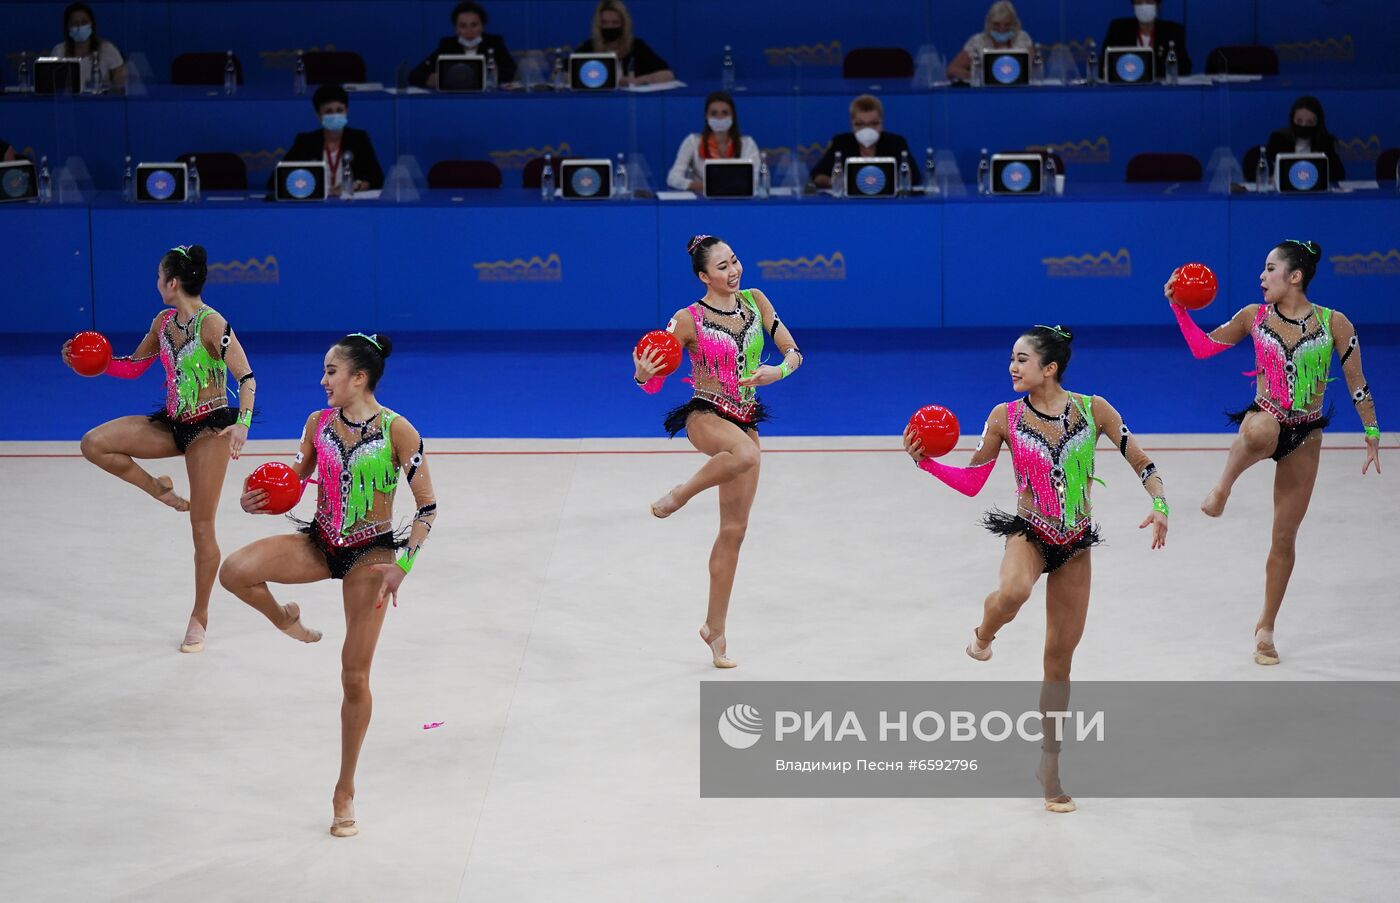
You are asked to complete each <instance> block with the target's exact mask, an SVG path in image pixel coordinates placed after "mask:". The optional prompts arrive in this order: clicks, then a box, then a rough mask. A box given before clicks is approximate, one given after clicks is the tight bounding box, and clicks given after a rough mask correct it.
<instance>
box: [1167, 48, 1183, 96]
mask: <svg viewBox="0 0 1400 903" xmlns="http://www.w3.org/2000/svg"><path fill="white" fill-rule="evenodd" d="M1179 83H1180V72H1179V64H1178V63H1177V60H1176V41H1168V42H1167V84H1169V85H1175V84H1179Z"/></svg>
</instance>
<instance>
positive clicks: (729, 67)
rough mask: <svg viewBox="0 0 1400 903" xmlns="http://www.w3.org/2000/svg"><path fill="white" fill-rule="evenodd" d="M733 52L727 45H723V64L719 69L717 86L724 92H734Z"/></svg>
mask: <svg viewBox="0 0 1400 903" xmlns="http://www.w3.org/2000/svg"><path fill="white" fill-rule="evenodd" d="M734 79H735V72H734V51H733V49H732V48H731V47H730V46H729V45H728V44H725V45H724V62H723V63H722V64H721V65H720V68H719V86H720V87H721V88H723V89H724V90H726V91H733V90H734Z"/></svg>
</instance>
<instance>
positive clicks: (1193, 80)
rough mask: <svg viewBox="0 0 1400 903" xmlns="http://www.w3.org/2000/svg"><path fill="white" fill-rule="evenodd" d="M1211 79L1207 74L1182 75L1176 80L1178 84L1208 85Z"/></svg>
mask: <svg viewBox="0 0 1400 903" xmlns="http://www.w3.org/2000/svg"><path fill="white" fill-rule="evenodd" d="M1211 81H1212V77H1211V76H1209V75H1204V74H1202V75H1183V76H1181V78H1178V79H1177V80H1176V83H1177V84H1179V85H1208V84H1210V83H1211Z"/></svg>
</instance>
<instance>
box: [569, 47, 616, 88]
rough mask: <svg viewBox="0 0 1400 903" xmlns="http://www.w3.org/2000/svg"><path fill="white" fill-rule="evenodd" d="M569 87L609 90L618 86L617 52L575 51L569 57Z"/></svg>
mask: <svg viewBox="0 0 1400 903" xmlns="http://www.w3.org/2000/svg"><path fill="white" fill-rule="evenodd" d="M569 87H571V88H573V89H574V90H575V91H609V90H611V89H613V88H616V87H617V54H615V53H575V54H573V55H572V56H570V57H569Z"/></svg>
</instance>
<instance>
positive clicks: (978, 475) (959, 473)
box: [919, 458, 997, 496]
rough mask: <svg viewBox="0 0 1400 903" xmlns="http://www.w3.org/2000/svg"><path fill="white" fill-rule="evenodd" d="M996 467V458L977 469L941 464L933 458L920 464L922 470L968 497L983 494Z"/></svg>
mask: <svg viewBox="0 0 1400 903" xmlns="http://www.w3.org/2000/svg"><path fill="white" fill-rule="evenodd" d="M996 466H997V459H996V458H993V459H992V460H990V461H987V462H986V463H984V464H978V465H977V466H975V467H953V466H951V465H949V464H940V463H938V462H937V461H935V460H934V459H933V458H924V459H923V460H922V461H920V462H919V469H920V470H922V471H926V472H928V473H931V474H933V475H934V476H936V477H938V479H940V480H942V481H943V482H945V483H947V484H948V485H949V486H951V487H953V488H954V489H956V490H957V491H958V492H961V493H962V494H963V495H966V496H974V495H976V494H977V493H979V492H981V491H982V487H983V486H985V485H987V478H988V477H990V476H991V475H992V468H994V467H996Z"/></svg>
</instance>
